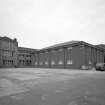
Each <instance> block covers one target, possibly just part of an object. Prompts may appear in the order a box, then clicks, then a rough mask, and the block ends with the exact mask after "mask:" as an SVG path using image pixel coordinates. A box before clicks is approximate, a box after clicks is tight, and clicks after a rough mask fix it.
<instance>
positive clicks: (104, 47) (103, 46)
mask: <svg viewBox="0 0 105 105" xmlns="http://www.w3.org/2000/svg"><path fill="white" fill-rule="evenodd" d="M96 47H99V48H101V49H103V50H104V62H105V44H99V45H96Z"/></svg>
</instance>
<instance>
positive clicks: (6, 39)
mask: <svg viewBox="0 0 105 105" xmlns="http://www.w3.org/2000/svg"><path fill="white" fill-rule="evenodd" d="M0 40H5V41H9V42H16V40H15V39H11V38H9V37H6V36H4V37H0Z"/></svg>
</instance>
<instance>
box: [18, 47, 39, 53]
mask: <svg viewBox="0 0 105 105" xmlns="http://www.w3.org/2000/svg"><path fill="white" fill-rule="evenodd" d="M18 51H21V52H35V51H38V50H37V49H31V48H26V47H18Z"/></svg>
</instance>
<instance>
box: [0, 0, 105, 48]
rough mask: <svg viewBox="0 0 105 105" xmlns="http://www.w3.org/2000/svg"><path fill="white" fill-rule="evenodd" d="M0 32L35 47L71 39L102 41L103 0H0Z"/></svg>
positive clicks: (104, 30) (104, 24)
mask: <svg viewBox="0 0 105 105" xmlns="http://www.w3.org/2000/svg"><path fill="white" fill-rule="evenodd" d="M0 36H7V37H10V38H12V39H13V38H17V40H18V43H19V46H21V47H28V48H36V49H40V48H44V47H47V46H51V45H53V44H57V43H62V42H67V41H71V40H80V41H85V42H88V43H91V44H105V0H0Z"/></svg>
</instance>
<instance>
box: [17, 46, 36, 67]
mask: <svg viewBox="0 0 105 105" xmlns="http://www.w3.org/2000/svg"><path fill="white" fill-rule="evenodd" d="M35 52H36V50H35V49H30V48H24V47H18V67H33V66H34V62H35V61H34V56H35V54H34V53H35Z"/></svg>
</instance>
